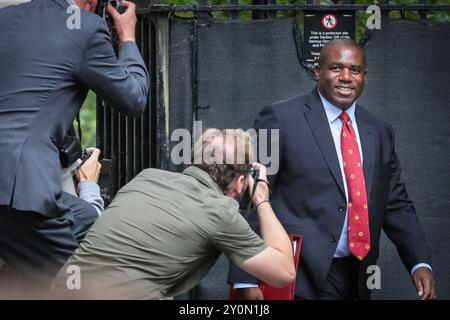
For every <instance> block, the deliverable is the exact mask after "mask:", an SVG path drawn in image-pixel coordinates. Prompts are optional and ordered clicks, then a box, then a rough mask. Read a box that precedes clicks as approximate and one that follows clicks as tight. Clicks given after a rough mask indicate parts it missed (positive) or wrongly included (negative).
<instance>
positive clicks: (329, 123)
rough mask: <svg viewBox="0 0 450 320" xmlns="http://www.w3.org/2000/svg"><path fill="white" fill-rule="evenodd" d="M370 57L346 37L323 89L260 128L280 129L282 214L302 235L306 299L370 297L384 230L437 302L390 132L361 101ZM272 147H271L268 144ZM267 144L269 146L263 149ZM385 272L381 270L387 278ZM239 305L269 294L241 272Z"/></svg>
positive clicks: (327, 59)
mask: <svg viewBox="0 0 450 320" xmlns="http://www.w3.org/2000/svg"><path fill="white" fill-rule="evenodd" d="M365 68H366V61H365V55H364V52H363V50H362V49H361V48H360V47H359V46H358V45H357V44H356V43H355V42H354V41H352V40H346V39H337V40H333V41H331V42H330V43H328V44H327V45H326V46H325V47H324V48H323V49H322V51H321V54H320V59H319V64H318V66H317V67H316V70H315V76H316V80H317V88H315V89H314V90H313V91H312V92H310V93H309V94H306V95H303V96H297V97H293V98H290V99H287V100H285V101H281V102H278V103H275V104H273V105H270V106H268V107H265V108H264V109H263V110H262V111H261V113H260V114H259V116H258V118H257V119H256V122H255V128H256V129H257V130H258V129H279V135H280V141H279V154H280V161H279V162H280V169H279V171H278V172H277V173H276V174H275V175H273V176H272V177H271V178H269V180H270V183H271V188H272V190H273V198H272V203H273V208H274V211H275V212H276V213H277V215H278V218H279V219H280V221H281V222H282V223H283V225H284V227H285V229H286V230H287V232H288V233H294V234H298V235H302V236H303V243H302V248H301V260H300V266H299V271H298V273H297V286H296V292H295V295H296V297H297V298H299V299H369V298H370V293H371V291H370V289H369V287H368V284H367V280H368V277H369V276H370V275H371V274H372V272H369V273H368V271H370V269H368V267H369V266H371V265H376V263H377V258H378V254H379V253H378V251H379V242H380V235H381V230H382V229H383V230H384V231H385V232H386V234H387V235H388V237H389V238H390V239H391V240H392V242H393V243H394V244H395V245H396V247H397V250H398V252H399V255H400V257H401V259H402V261H403V263H404V265H405V267H406V268H407V270H408V272H410V273H411V276H412V279H413V283H414V285H415V287H416V289H417V292H418V295H419V296H420V297H421V298H422V299H433V298H435V284H434V280H433V276H432V272H431V258H430V254H429V250H428V248H427V246H426V243H425V237H424V234H423V231H422V228H421V226H420V223H419V220H418V218H417V216H416V213H415V209H414V206H413V203H412V201H411V200H410V199H409V197H408V194H407V192H406V188H405V184H404V183H403V181H402V179H401V176H400V165H399V160H398V158H397V156H396V153H395V143H394V142H395V140H394V133H393V129H392V127H391V126H389V125H388V124H386V123H384V122H382V121H381V120H380V119H378V118H377V117H375V116H374V115H373V114H371V113H369V111H367V110H366V109H364V108H363V107H361V106H360V105H357V104H356V103H355V101H356V99H357V98H358V97H359V96H360V94H361V93H362V91H363V87H364V81H365V77H366V69H365ZM269 141H270V140H269ZM260 143H261V141H260ZM381 273H382V270H381ZM229 280H230V282H233V283H235V288H240V289H238V290H237V292H238V295H239V297H241V298H244V299H257V298H262V293H261V291H260V290H259V289H258V288H256V287H254V288H249V286H248V285H245V284H243V283H238V284H236V282H249V278H248V277H247V276H246V275H244V274H242V273H241V272H240V271H239V270H237V269H236V268H235V267H233V266H232V268H231V270H230V277H229Z"/></svg>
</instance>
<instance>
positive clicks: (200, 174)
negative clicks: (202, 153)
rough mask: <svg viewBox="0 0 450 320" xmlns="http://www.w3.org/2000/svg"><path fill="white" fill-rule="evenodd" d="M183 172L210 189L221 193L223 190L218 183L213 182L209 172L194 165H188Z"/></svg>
mask: <svg viewBox="0 0 450 320" xmlns="http://www.w3.org/2000/svg"><path fill="white" fill-rule="evenodd" d="M183 174H186V175H188V176H191V177H193V178H195V179H197V180H198V181H199V182H201V183H202V184H204V185H205V186H207V187H208V188H210V189H214V190H216V191H218V192H219V193H220V194H222V195H223V191H222V190H221V189H220V187H219V185H218V184H217V183H215V182H214V180H213V179H212V178H211V177H210V176H209V174H208V173H207V172H206V171H204V170H202V169H200V168H197V167H196V166H189V167H187V168H186V169H185V170H184V171H183Z"/></svg>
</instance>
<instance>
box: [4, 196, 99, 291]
mask: <svg viewBox="0 0 450 320" xmlns="http://www.w3.org/2000/svg"><path fill="white" fill-rule="evenodd" d="M62 201H63V202H64V203H65V204H66V205H67V206H69V207H70V211H68V212H66V213H64V214H62V215H61V216H60V217H57V218H47V217H45V216H43V215H41V214H38V213H35V212H26V211H17V210H14V209H11V208H8V207H5V206H0V257H1V258H2V259H3V260H4V261H5V262H6V266H7V268H6V269H5V268H3V270H1V272H0V289H4V288H1V287H4V286H5V285H6V283H9V281H12V279H13V278H16V279H18V280H19V281H20V283H21V286H22V287H24V288H25V287H26V288H27V289H26V290H28V289H29V288H35V289H36V290H37V291H39V292H44V291H45V290H46V289H48V288H49V286H50V284H51V281H52V280H53V277H54V276H55V275H56V273H57V272H58V270H59V269H60V268H61V266H62V265H63V264H64V263H65V262H66V260H67V259H68V257H69V256H70V255H72V254H73V252H74V251H75V249H76V248H77V247H78V244H79V242H80V241H81V240H82V239H83V238H84V236H85V235H86V232H87V230H88V229H89V227H90V226H91V225H92V224H93V223H94V221H95V219H96V218H97V217H98V214H97V212H96V211H95V209H94V207H93V206H92V205H90V204H89V203H87V202H86V201H84V200H82V199H79V198H77V197H74V196H72V195H70V194H68V193H63V195H62ZM5 270H6V271H5ZM5 273H6V274H7V275H5Z"/></svg>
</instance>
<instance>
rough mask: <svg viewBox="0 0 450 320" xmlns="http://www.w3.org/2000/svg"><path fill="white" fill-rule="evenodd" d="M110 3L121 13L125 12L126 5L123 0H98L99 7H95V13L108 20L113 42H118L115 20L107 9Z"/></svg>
mask: <svg viewBox="0 0 450 320" xmlns="http://www.w3.org/2000/svg"><path fill="white" fill-rule="evenodd" d="M108 3H109V4H110V5H112V6H113V7H114V8H115V9H116V10H117V11H118V12H119V13H120V14H122V13H124V12H125V6H124V5H123V2H122V0H98V3H97V8H95V13H96V14H98V15H99V16H100V17H102V18H103V19H105V20H106V23H107V24H108V29H109V33H110V34H111V39H112V40H113V42H117V32H116V31H115V29H114V21H113V19H112V18H111V17H110V16H109V14H108V11H106V7H107V6H108Z"/></svg>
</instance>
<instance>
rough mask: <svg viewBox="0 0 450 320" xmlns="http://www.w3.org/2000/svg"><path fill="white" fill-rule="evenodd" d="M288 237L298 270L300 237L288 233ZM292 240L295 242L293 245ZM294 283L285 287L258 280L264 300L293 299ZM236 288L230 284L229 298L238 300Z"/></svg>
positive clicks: (296, 269)
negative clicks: (276, 286)
mask: <svg viewBox="0 0 450 320" xmlns="http://www.w3.org/2000/svg"><path fill="white" fill-rule="evenodd" d="M289 238H290V239H291V242H292V249H293V250H294V249H295V250H294V264H295V271H298V265H299V261H300V248H301V246H302V237H301V236H298V235H295V234H290V235H289ZM294 242H295V243H296V245H295V247H294ZM295 284H296V281H294V282H293V283H292V284H291V285H290V286H288V287H285V288H274V287H272V286H270V285H268V284H267V283H265V282H263V281H260V282H259V288H260V289H261V291H262V293H263V295H264V300H294V294H295ZM235 292H236V290H235V289H233V286H230V300H238V299H237V296H236V294H235Z"/></svg>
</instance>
